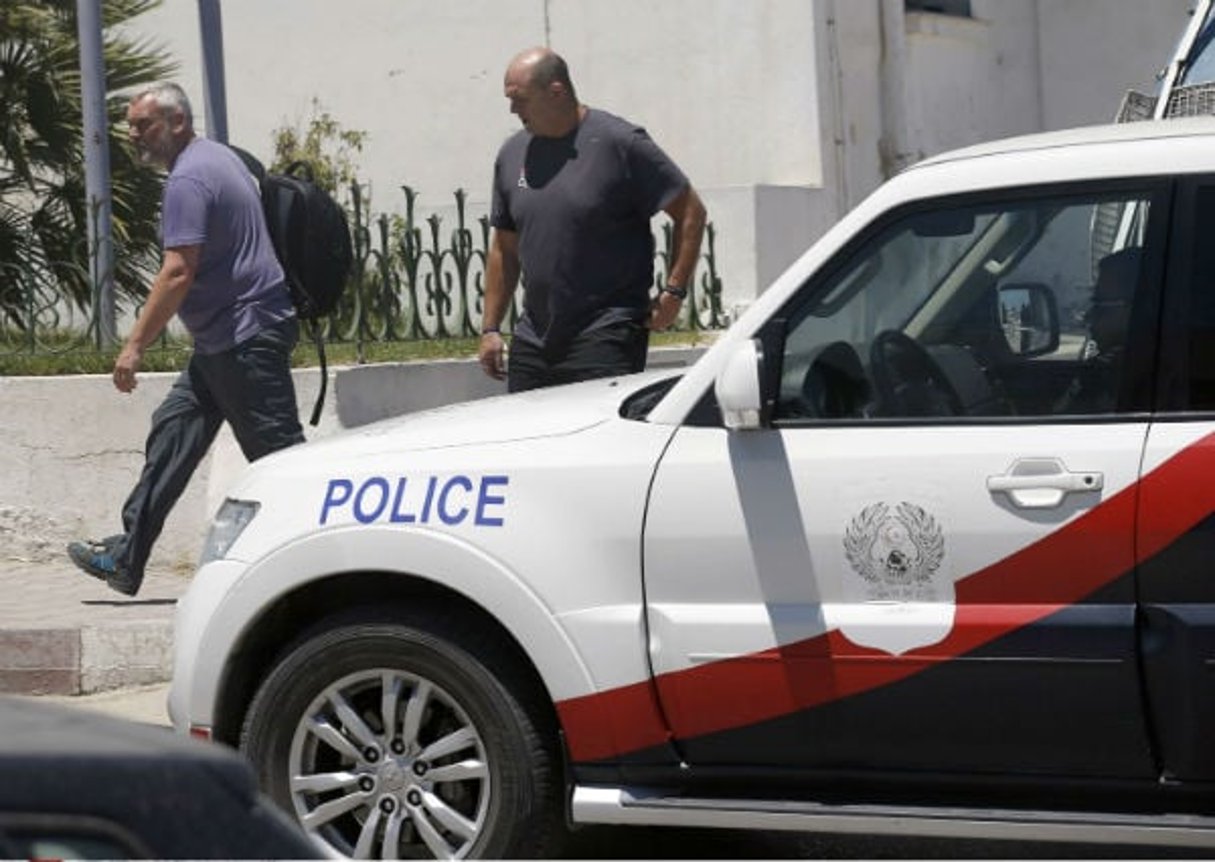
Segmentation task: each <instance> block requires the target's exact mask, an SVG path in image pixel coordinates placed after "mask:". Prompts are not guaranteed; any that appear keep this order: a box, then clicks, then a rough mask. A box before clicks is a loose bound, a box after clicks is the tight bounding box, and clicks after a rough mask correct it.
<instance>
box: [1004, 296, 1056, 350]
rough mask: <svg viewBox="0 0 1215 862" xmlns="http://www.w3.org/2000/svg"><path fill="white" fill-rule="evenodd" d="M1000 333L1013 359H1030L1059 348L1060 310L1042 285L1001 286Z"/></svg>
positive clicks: (1053, 297) (1053, 298)
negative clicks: (1017, 357)
mask: <svg viewBox="0 0 1215 862" xmlns="http://www.w3.org/2000/svg"><path fill="white" fill-rule="evenodd" d="M998 304H999V314H1000V329H1001V330H1002V331H1003V332H1004V339H1005V340H1006V341H1007V342H1008V349H1009V351H1011V352H1012V354H1013V355H1014V356H1019V357H1021V358H1024V359H1029V358H1032V357H1034V356H1042V355H1043V354H1046V353H1053V352H1054V351H1055V350H1057V349H1058V348H1059V306H1058V304H1057V303H1056V301H1055V292H1054V291H1053V290H1051V289H1050V288H1049V287H1047V286H1046V285H1045V284H1038V283H1036V282H1026V283H1021V284H1004V285H1001V286H1000V294H999V303H998Z"/></svg>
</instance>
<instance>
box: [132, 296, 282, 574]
mask: <svg viewBox="0 0 1215 862" xmlns="http://www.w3.org/2000/svg"><path fill="white" fill-rule="evenodd" d="M298 338H299V324H298V323H297V322H296V321H295V319H294V318H292V319H291V320H286V321H283V322H282V323H279V324H276V325H274V326H272V327H269V328H268V329H264V330H262V331H261V332H259V333H258V334H257V335H255V336H253V337H252V338H250V339H248V340H247V341H244V342H242V343H240V344H238V345H236V346H235V347H233V348H232V349H230V350H225V351H223V352H222V353H213V354H210V355H205V354H200V353H195V354H194V355H193V356H191V357H190V362H189V365H187V366H186V369H185V370H184V371H183V372H182V373H181V375H180V376H179V377H178V378H177V380H176V381H174V383H173V387H172V388H171V389H170V390H169V394H168V395H166V396H165V400H164V401H162V402H161V404H160V406H159V407H157V408H156V412H155V413H153V414H152V430H151V431H150V432H148V442H147V447H146V458H145V461H144V466H143V473H142V474H141V475H140V477H139V483H138V484H137V485H136V486H135V489H134V490H133V491H132V492H131V495H130V496H129V497H128V498H127V501H126V504H125V505H124V506H123V509H122V525H123V529H124V530H125V531H126V532H125V535H123V536H121V537H118V538H117V541H115V542H114V543H112V544H111V548H110V550H111V553H113V555H114V560H115V562H116V563H117V565H118V567H119V568H120V569H121V570H122V571H124V572H125V573H126V574H127V576H128V577H129V578H131V579H132V580H134V581H135V582H136V583H138V582H139V581H141V580H142V579H143V571H144V566H145V565H146V564H147V562H148V556H149V555H150V554H151V552H152V544H153V543H154V542H155V541H156V539H157V537H158V536H159V535H160V531H161V529H162V528H163V527H164V523H165V518H167V517H168V515H169V511H170V510H171V509H172V508H173V504H174V503H176V502H177V498H178V497H180V496H181V494H182V491H184V490H185V489H186V484H187V483H188V482H189V481H190V477H191V476H192V475H193V474H194V470H195V468H197V467H198V464H199V462H200V461H202V459H203V456H205V455H206V454H207V449H209V448H210V446H211V442H212V441H213V440H214V439H215V435H216V434H217V433H218V432H219V426H220V425H221V424H222V423H223V422H224V420H227V422H228V424H229V425H231V426H232V431H233V432H234V433H235V435H236V440H237V442H238V443H239V444H240V448H241V451H242V452H244V453H245V457H246V458H248V459H249V460H250V461H256V460H257V459H258V458H260V457H262V456H263V455H268V454H270V453H271V452H274V451H275V450H278V449H282V448H284V447H286V446H291V445H292V444H295V443H302V442H303V441H304V431H303V428H301V427H300V420H299V410H298V408H297V406H296V403H295V384H294V383H293V382H292V380H291V350H292V348H293V347H295V342H296V340H297V339H298Z"/></svg>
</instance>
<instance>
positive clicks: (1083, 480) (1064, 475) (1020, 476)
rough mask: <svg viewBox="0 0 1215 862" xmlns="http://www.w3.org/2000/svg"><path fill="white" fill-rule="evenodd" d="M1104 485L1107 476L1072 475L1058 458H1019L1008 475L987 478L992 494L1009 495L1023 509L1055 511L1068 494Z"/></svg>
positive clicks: (1097, 488) (1010, 468)
mask: <svg viewBox="0 0 1215 862" xmlns="http://www.w3.org/2000/svg"><path fill="white" fill-rule="evenodd" d="M1104 486H1105V476H1104V474H1102V473H1097V472H1080V473H1073V472H1072V471H1071V470H1068V469H1067V465H1065V464H1064V463H1063V461H1062V460H1060V459H1059V458H1020V459H1018V460H1016V461H1014V462H1013V464H1012V466H1011V467H1009V468H1008V472H1007V473H1004V474H1003V475H1000V476H988V477H987V490H988V491H989V492H990V493H992V494H1007V495H1008V498H1009V499H1010V500H1011V501H1012V503H1013V505H1014V506H1018V507H1020V508H1022V509H1053V508H1055V507H1057V506H1059V505H1061V504H1062V503H1063V498H1064V497H1066V496H1067V495H1068V494H1079V493H1087V492H1090V491H1100V490H1101V489H1102V488H1103V487H1104Z"/></svg>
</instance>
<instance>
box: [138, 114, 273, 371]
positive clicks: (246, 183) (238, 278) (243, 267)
mask: <svg viewBox="0 0 1215 862" xmlns="http://www.w3.org/2000/svg"><path fill="white" fill-rule="evenodd" d="M161 241H162V244H163V246H164V247H165V248H179V247H181V246H189V245H201V246H202V252H201V254H200V256H199V261H198V270H197V272H196V273H195V275H194V284H192V285H191V286H190V290H189V292H188V293H187V294H186V299H185V301H184V302H183V303H182V304H181V307H180V308H179V309H178V311H177V314H178V316H179V317H180V318H181V321H182V323H184V324H185V325H186V329H188V330H189V331H190V334H191V335H193V336H194V349H195V350H197V351H198V352H199V353H219V352H220V351H222V350H228V349H229V348H231V347H232V346H234V345H236V344H239V343H241V342H242V341H245V340H247V339H249V338H252V337H253V336H254V335H256V334H257V333H259V332H261V331H262V330H263V329H265V328H266V327H267V326H271V325H273V324H275V323H278V322H280V321H282V320H286V319H287V318H289V317H292V316H294V315H295V307H294V305H292V302H291V295H290V294H289V293H288V292H287V286H286V282H285V281H284V279H283V269H282V267H281V266H279V263H278V259H277V258H276V257H275V256H274V246H273V245H271V243H270V234H269V233H268V232H267V230H266V221H265V217H264V216H263V214H262V205H261V198H260V197H259V196H258V191H257V184H256V182H255V180H254V179H253V177H252V176H251V175H250V173H249V171H248V170H247V169H246V168H245V165H244V163H243V162H242V161H241V160H240V158H239V157H238V156H237V155H236V154H235V153H233V152H232V151H231V150H230V149H228V148H227V147H225V146H224V145H223V144H219V143H216V142H215V141H210V140H207V139H206V138H195V139H194V140H193V141H191V142H190V143H189V144H188V145H187V146H186V148H185V149H184V150H182V151H181V153H180V155H178V157H177V161H176V162H175V163H174V164H173V170H172V171H170V172H169V178H168V179H167V180H166V181H165V191H164V203H163V208H162V214H161Z"/></svg>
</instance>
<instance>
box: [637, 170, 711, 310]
mask: <svg viewBox="0 0 1215 862" xmlns="http://www.w3.org/2000/svg"><path fill="white" fill-rule="evenodd" d="M663 212H665V213H666V214H667V215H669V216H670V217H671V221H672V222H674V231H675V233H674V239H675V249H674V258H675V260H674V263H672V264H671V271H670V273H669V274H668V275H667V284H668V285H670V286H671V287H675V288H682V289H687V287H688V285H689V284H690V283H691V281H692V275H693V273H694V272H695V271H696V262H697V260H699V259H700V242H701V240H702V239H703V238H704V233H705V220H706V218H707V213H706V211H705V205H704V204H703V203H702V202H701V200H700V195H698V194H696V189H694V188H692V187H691V186H688V187H687V188H686V189H684V190H683V191H682V192H681V193H680V194H679V195H677V196H676V197H675V199H674V200H672V201H671V202H670V203H669V204H667V205H666V206H665V207H663ZM682 304H683V300H682V299H680V298H679V297H677V296H675V295H674V294H671V293H668V292H666V291H662V292H661V293H659V294H658V299H657V301H655V303H654V308H653V310H652V311H651V312H650V328H651V329H655V330H657V329H666V328H667V327H668V326H670V325H671V324H672V323H674V322H675V318H676V317H678V316H679V308H680V306H681V305H682Z"/></svg>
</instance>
